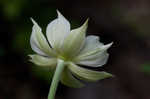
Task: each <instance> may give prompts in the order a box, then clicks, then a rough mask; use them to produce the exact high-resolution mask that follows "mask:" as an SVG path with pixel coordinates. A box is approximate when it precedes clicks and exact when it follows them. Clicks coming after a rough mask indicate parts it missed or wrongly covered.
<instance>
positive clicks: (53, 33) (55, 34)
mask: <svg viewBox="0 0 150 99" xmlns="http://www.w3.org/2000/svg"><path fill="white" fill-rule="evenodd" d="M57 14H58V18H56V19H55V20H53V21H52V22H51V23H49V24H48V26H47V29H46V35H47V38H48V41H49V42H50V44H51V46H52V47H53V48H54V49H55V50H58V49H60V46H61V44H62V42H63V40H64V38H65V36H66V35H68V34H69V33H70V23H69V22H68V21H67V20H66V19H65V17H64V16H63V15H62V14H61V13H60V12H59V11H57Z"/></svg>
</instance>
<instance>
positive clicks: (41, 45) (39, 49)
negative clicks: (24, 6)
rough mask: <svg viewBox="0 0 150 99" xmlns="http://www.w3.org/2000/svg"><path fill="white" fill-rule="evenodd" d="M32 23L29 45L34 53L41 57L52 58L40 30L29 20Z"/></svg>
mask: <svg viewBox="0 0 150 99" xmlns="http://www.w3.org/2000/svg"><path fill="white" fill-rule="evenodd" d="M31 20H32V22H33V24H34V25H33V28H32V34H31V38H30V44H31V48H32V50H34V51H35V52H36V53H38V54H40V55H43V56H54V54H55V53H54V52H53V51H52V49H51V48H50V46H49V44H48V42H47V41H46V39H45V37H44V35H43V33H42V31H41V28H40V27H39V25H38V24H37V23H36V22H35V21H34V20H33V19H32V18H31Z"/></svg>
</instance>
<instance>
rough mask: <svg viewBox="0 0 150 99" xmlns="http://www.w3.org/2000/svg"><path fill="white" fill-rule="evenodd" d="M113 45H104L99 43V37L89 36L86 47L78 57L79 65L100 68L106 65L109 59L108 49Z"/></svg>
mask: <svg viewBox="0 0 150 99" xmlns="http://www.w3.org/2000/svg"><path fill="white" fill-rule="evenodd" d="M111 45H112V43H110V44H107V45H104V44H102V43H100V42H99V37H98V36H88V37H87V38H86V42H85V46H84V48H83V49H82V50H81V52H80V53H79V55H78V56H77V57H76V59H75V61H76V63H77V64H82V65H86V66H92V67H99V66H102V65H104V64H105V63H106V62H107V59H108V56H109V55H108V53H107V49H108V48H109V47H110V46H111Z"/></svg>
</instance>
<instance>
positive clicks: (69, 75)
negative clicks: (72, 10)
mask: <svg viewBox="0 0 150 99" xmlns="http://www.w3.org/2000/svg"><path fill="white" fill-rule="evenodd" d="M57 14H58V18H56V19H55V20H53V21H52V22H51V23H49V24H48V26H47V29H46V36H47V39H48V41H47V39H46V38H45V36H44V35H43V33H42V30H41V28H40V26H39V25H38V24H37V23H36V22H35V21H34V20H33V19H31V20H32V22H33V24H34V25H33V28H32V35H31V39H30V43H31V48H32V49H33V50H34V51H35V52H36V53H37V54H34V55H29V56H30V57H31V60H30V61H32V62H33V63H35V64H36V65H39V66H43V67H44V66H48V67H51V68H55V67H56V65H57V60H58V59H61V60H64V61H65V69H64V71H63V72H62V76H61V82H62V83H63V84H65V85H67V86H70V87H82V86H83V83H81V82H80V81H79V80H78V79H76V78H75V77H77V78H79V79H81V80H85V81H97V80H100V79H104V78H107V77H111V76H112V75H111V74H109V73H106V72H104V71H101V72H98V71H93V70H89V69H86V68H83V67H81V66H80V65H85V66H89V67H100V66H102V65H104V64H105V63H106V62H107V59H108V56H109V54H108V53H107V49H108V48H109V47H110V46H111V45H112V43H110V44H107V45H104V44H103V43H100V42H99V37H98V36H93V35H90V36H87V37H86V30H87V27H88V20H87V21H86V22H85V23H84V24H83V25H82V26H81V27H79V28H77V29H73V30H70V23H69V22H68V21H67V19H65V17H64V16H63V15H62V14H61V13H60V12H59V11H57ZM73 75H74V76H75V77H74V76H73Z"/></svg>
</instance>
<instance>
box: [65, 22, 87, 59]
mask: <svg viewBox="0 0 150 99" xmlns="http://www.w3.org/2000/svg"><path fill="white" fill-rule="evenodd" d="M87 26H88V20H86V22H85V23H84V24H83V25H82V26H81V27H79V28H77V29H74V30H72V31H71V33H70V34H69V35H68V36H67V37H66V38H65V39H64V42H63V46H62V52H63V54H65V55H68V56H69V57H72V56H74V55H76V54H77V53H78V52H79V51H80V50H81V48H82V46H83V44H84V42H85V35H86V30H87Z"/></svg>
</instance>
